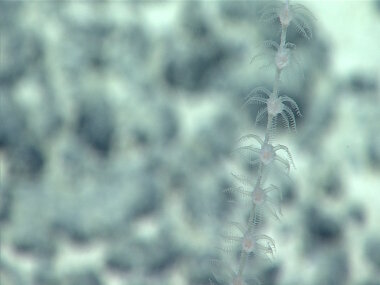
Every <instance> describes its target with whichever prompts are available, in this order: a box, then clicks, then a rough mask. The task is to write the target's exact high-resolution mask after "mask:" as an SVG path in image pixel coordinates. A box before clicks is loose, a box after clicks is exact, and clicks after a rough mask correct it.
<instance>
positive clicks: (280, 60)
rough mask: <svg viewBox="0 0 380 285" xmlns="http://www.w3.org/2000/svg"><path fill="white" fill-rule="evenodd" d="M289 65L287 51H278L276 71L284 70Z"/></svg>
mask: <svg viewBox="0 0 380 285" xmlns="http://www.w3.org/2000/svg"><path fill="white" fill-rule="evenodd" d="M288 63H289V55H288V52H287V51H278V52H277V54H276V66H277V68H278V69H283V68H285V67H286V66H287V65H288Z"/></svg>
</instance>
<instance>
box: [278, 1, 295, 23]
mask: <svg viewBox="0 0 380 285" xmlns="http://www.w3.org/2000/svg"><path fill="white" fill-rule="evenodd" d="M279 18H280V22H281V24H282V25H283V26H286V27H287V26H289V24H290V21H291V20H292V16H291V14H290V11H289V8H288V7H286V6H285V7H284V8H283V9H282V10H281V12H280V15H279Z"/></svg>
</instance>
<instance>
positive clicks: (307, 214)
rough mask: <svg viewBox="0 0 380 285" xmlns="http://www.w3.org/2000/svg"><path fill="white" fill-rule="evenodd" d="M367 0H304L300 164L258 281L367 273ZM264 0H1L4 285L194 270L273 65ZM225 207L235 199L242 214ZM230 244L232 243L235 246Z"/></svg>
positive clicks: (372, 100)
mask: <svg viewBox="0 0 380 285" xmlns="http://www.w3.org/2000/svg"><path fill="white" fill-rule="evenodd" d="M379 3H380V1H347V2H342V1H308V2H304V3H303V4H305V5H306V6H307V7H308V8H309V9H310V10H311V11H313V13H314V14H315V16H316V18H317V21H314V22H313V28H314V35H313V39H312V40H311V41H307V40H305V39H303V38H302V37H300V36H299V34H297V33H296V32H295V31H294V30H292V29H291V30H290V31H289V33H288V40H289V41H290V42H292V43H295V44H296V45H297V50H296V52H297V55H298V56H299V58H300V67H301V68H300V70H295V72H289V73H288V74H286V76H285V77H284V79H283V82H282V85H281V90H282V91H283V92H284V93H286V94H287V95H289V96H291V97H292V98H294V99H295V100H296V101H297V102H298V104H299V106H300V109H301V112H302V113H303V117H302V118H299V119H298V120H297V129H298V132H297V133H294V132H287V131H285V130H282V129H279V131H278V134H277V137H276V142H277V143H281V144H286V145H288V146H289V148H290V149H291V151H292V154H293V158H294V160H295V163H296V166H297V169H296V170H295V171H293V170H292V171H291V175H290V178H291V179H287V178H284V179H281V188H282V189H283V193H284V201H283V202H284V207H283V215H284V217H283V219H282V221H281V222H276V221H274V220H272V219H270V218H268V219H267V220H266V223H265V226H266V228H267V231H268V233H269V234H270V235H271V236H272V237H273V238H274V239H275V240H276V242H277V253H276V257H275V259H274V261H273V262H272V263H269V264H265V265H262V266H260V268H259V270H258V271H259V272H258V274H259V276H260V278H261V280H262V281H263V284H265V285H309V284H310V285H317V284H318V285H344V284H349V285H379V284H380V275H379V272H380V224H379V221H380V210H379V206H380V95H379V94H380V92H379V88H380V73H379V70H380V53H379V50H380V42H379V39H380V4H379ZM262 7H263V2H248V1H137V0H136V1H132V0H131V1H11V0H9V1H7V0H2V1H1V2H0V60H1V62H0V92H1V94H0V100H1V102H0V163H1V169H0V170H1V172H0V250H1V251H0V283H1V285H29V284H35V285H103V284H104V285H121V284H123V285H127V284H131V285H146V284H149V285H161V284H162V285H206V284H209V279H210V278H211V277H212V274H211V270H212V269H211V267H210V263H209V262H208V261H209V260H210V258H215V257H216V256H218V255H219V252H218V250H217V249H216V246H218V244H219V239H220V237H219V234H220V231H221V229H223V228H224V227H225V225H226V222H227V221H231V220H234V219H235V218H236V217H237V218H238V217H240V218H241V219H242V220H244V216H242V215H241V213H243V214H244V211H245V213H246V212H247V210H248V207H240V206H239V207H236V206H235V205H234V204H231V203H229V198H230V197H228V196H227V195H226V194H225V193H224V192H223V190H224V189H226V188H227V187H229V186H231V185H233V183H235V182H234V181H233V179H232V177H231V175H230V173H231V172H233V171H235V170H236V169H243V170H244V169H245V170H246V171H249V170H248V169H247V166H244V165H242V162H241V161H239V159H236V158H234V157H233V156H232V155H231V150H232V149H233V148H234V147H235V146H236V141H237V139H238V138H239V137H240V136H242V135H244V134H247V133H248V132H253V133H256V134H262V133H263V131H264V127H263V126H255V125H254V120H255V116H256V114H257V108H256V107H255V106H249V107H247V108H243V109H242V108H241V106H242V104H243V102H244V98H245V96H246V95H247V94H248V93H249V91H250V90H251V89H252V88H254V87H257V86H266V87H268V88H270V86H271V84H272V82H273V74H274V73H273V68H271V67H268V68H259V66H258V65H257V64H256V62H255V61H253V62H252V63H251V64H250V61H251V59H252V57H253V56H254V55H255V53H257V47H258V46H259V45H260V43H262V41H263V40H266V39H273V40H277V41H278V36H279V30H278V27H277V26H276V24H273V25H269V24H264V23H260V22H259V21H258V11H259V9H261V8H262ZM237 212H238V214H237ZM232 258H233V257H232Z"/></svg>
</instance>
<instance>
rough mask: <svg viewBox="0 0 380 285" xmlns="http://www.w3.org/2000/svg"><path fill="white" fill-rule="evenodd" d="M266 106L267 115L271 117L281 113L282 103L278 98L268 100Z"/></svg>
mask: <svg viewBox="0 0 380 285" xmlns="http://www.w3.org/2000/svg"><path fill="white" fill-rule="evenodd" d="M267 106H268V113H269V114H270V115H271V116H276V115H277V114H280V113H281V112H282V103H281V101H280V99H278V98H274V99H268V103H267Z"/></svg>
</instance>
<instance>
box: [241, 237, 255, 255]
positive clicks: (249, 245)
mask: <svg viewBox="0 0 380 285" xmlns="http://www.w3.org/2000/svg"><path fill="white" fill-rule="evenodd" d="M243 249H244V251H245V252H252V251H253V241H252V239H251V238H250V237H246V238H244V241H243Z"/></svg>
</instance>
